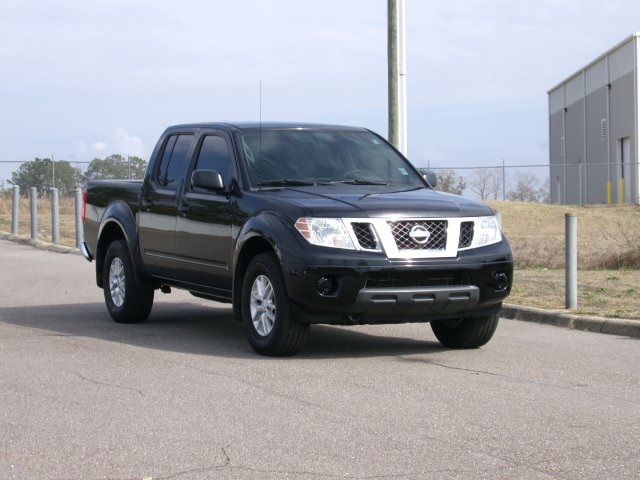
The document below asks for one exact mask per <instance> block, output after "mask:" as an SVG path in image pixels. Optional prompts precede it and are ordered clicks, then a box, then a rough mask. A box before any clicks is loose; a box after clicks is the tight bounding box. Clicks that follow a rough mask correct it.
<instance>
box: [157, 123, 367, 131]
mask: <svg viewBox="0 0 640 480" xmlns="http://www.w3.org/2000/svg"><path fill="white" fill-rule="evenodd" d="M186 128H190V129H195V128H212V129H220V130H244V129H254V128H263V129H265V130H267V129H268V130H295V129H300V130H344V131H363V132H364V131H367V129H366V128H363V127H350V126H345V125H332V124H322V123H305V122H255V121H244V122H202V123H184V124H178V125H171V126H170V127H168V128H167V129H166V131H173V130H181V129H186Z"/></svg>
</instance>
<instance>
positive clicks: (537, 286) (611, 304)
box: [507, 269, 640, 320]
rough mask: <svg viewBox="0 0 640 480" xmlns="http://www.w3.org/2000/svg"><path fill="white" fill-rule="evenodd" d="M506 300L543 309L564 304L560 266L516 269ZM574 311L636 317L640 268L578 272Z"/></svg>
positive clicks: (639, 305)
mask: <svg viewBox="0 0 640 480" xmlns="http://www.w3.org/2000/svg"><path fill="white" fill-rule="evenodd" d="M507 302H509V303H512V304H514V305H525V306H530V307H539V308H545V309H553V310H562V309H563V308H564V270H547V269H532V270H516V272H515V278H514V283H513V290H512V292H511V296H510V297H509V298H508V299H507ZM578 307H579V308H578V310H577V311H576V312H575V313H581V314H588V315H597V316H601V317H618V318H631V319H638V320H640V271H638V270H587V271H582V272H578Z"/></svg>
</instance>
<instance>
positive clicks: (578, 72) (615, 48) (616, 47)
mask: <svg viewBox="0 0 640 480" xmlns="http://www.w3.org/2000/svg"><path fill="white" fill-rule="evenodd" d="M639 37H640V32H636V33H632V34H631V35H629V36H628V37H627V38H625V39H624V40H622V41H621V42H618V43H617V44H615V45H614V46H613V47H611V48H610V49H609V50H607V51H606V52H604V53H603V54H601V55H599V56H598V57H596V58H595V60H592V61H591V62H589V63H588V64H586V65H585V66H584V67H582V68H580V69H578V70H576V71H575V72H574V73H573V74H572V75H569V76H568V77H566V78H565V79H564V80H562V81H561V82H560V83H557V84H556V85H554V86H553V87H551V88H550V89H549V90H547V94H549V93H551V92H553V91H554V90H557V89H558V88H560V87H562V86H563V85H564V84H565V83H567V82H568V81H569V80H571V79H572V78H573V77H575V76H576V75H580V74H581V73H582V72H583V71H585V70H586V69H587V68H589V67H590V66H592V65H594V64H596V63H598V62H599V61H600V60H602V59H603V58H605V57H606V56H607V55H609V54H611V53H613V52H615V51H616V50H618V49H619V48H620V47H622V46H623V45H626V44H627V43H629V42H630V41H632V40H634V39H636V38H639Z"/></svg>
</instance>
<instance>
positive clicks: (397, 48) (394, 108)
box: [387, 0, 407, 156]
mask: <svg viewBox="0 0 640 480" xmlns="http://www.w3.org/2000/svg"><path fill="white" fill-rule="evenodd" d="M387 24H388V33H387V57H388V72H389V76H388V77H389V78H388V86H389V94H388V100H389V142H391V144H392V145H394V146H395V147H396V148H397V149H398V150H400V151H401V152H402V153H403V154H404V155H405V156H406V155H407V54H406V43H407V42H406V15H405V0H387Z"/></svg>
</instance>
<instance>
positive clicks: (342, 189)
mask: <svg viewBox="0 0 640 480" xmlns="http://www.w3.org/2000/svg"><path fill="white" fill-rule="evenodd" d="M262 193H264V194H267V195H269V196H270V197H271V198H272V199H273V200H276V201H278V200H279V201H282V202H286V203H289V204H292V205H295V206H297V207H299V208H301V209H302V210H303V211H305V212H306V213H305V214H306V215H308V216H318V217H354V218H358V217H390V216H393V217H467V216H469V217H475V216H481V215H492V214H493V211H492V210H491V209H490V208H489V207H487V206H486V205H484V204H482V203H479V202H475V201H473V200H468V199H466V198H463V197H460V196H458V195H452V194H448V193H443V192H436V191H434V190H430V189H427V188H412V189H400V187H393V186H371V185H366V186H365V185H336V186H334V185H330V186H329V185H328V186H316V187H294V188H282V189H275V190H263V192H262Z"/></svg>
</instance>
